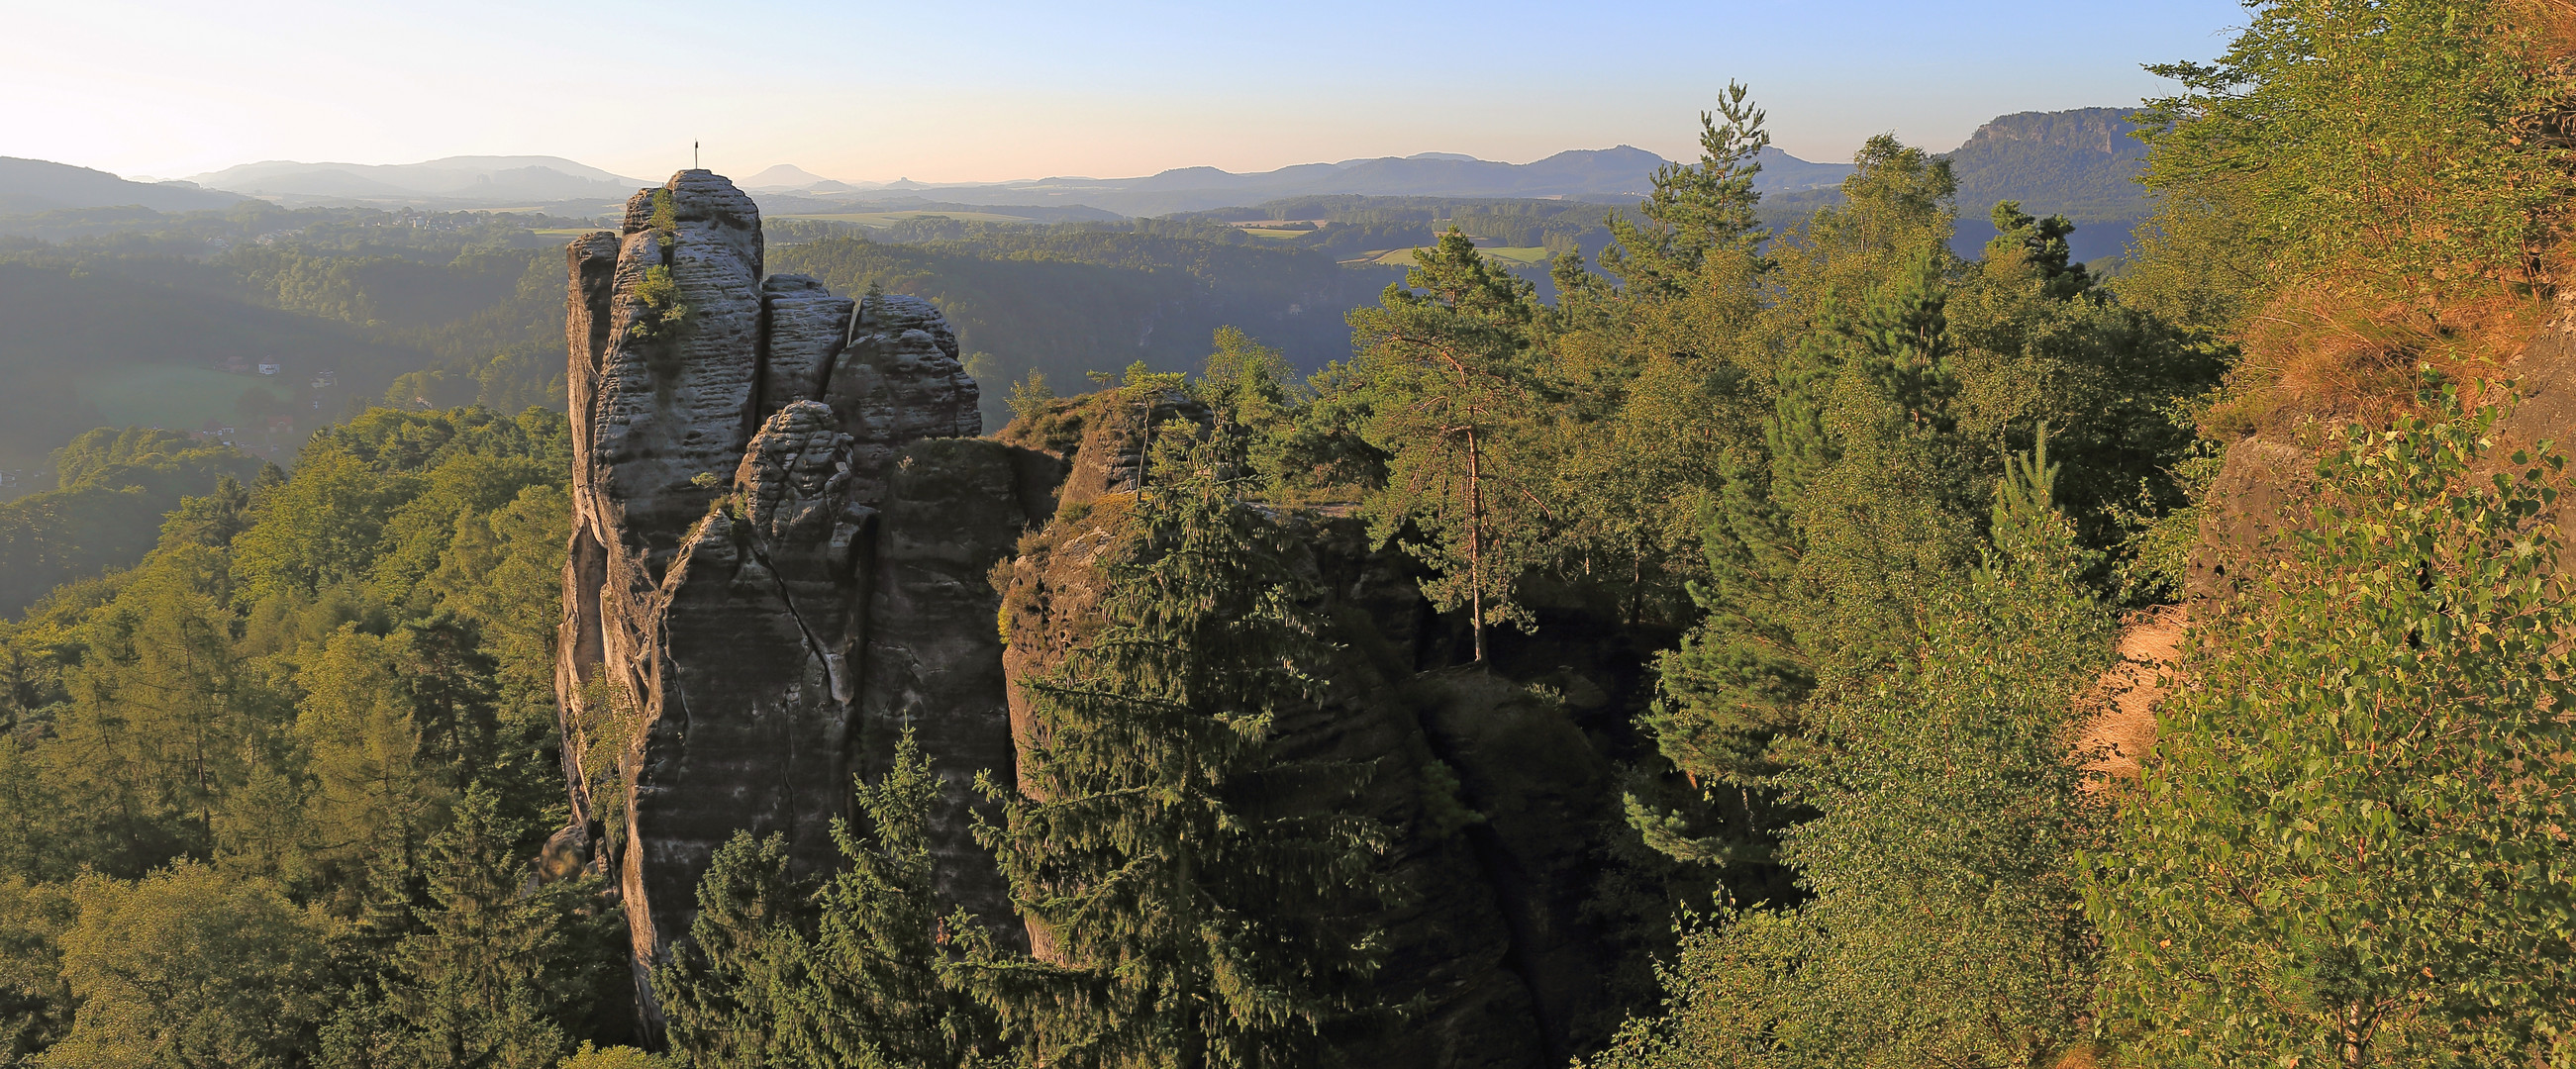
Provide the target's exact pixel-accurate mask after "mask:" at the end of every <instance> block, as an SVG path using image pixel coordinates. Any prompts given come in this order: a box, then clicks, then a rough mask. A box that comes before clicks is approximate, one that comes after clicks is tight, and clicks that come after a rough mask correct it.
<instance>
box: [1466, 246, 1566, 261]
mask: <svg viewBox="0 0 2576 1069" xmlns="http://www.w3.org/2000/svg"><path fill="white" fill-rule="evenodd" d="M1476 251H1477V252H1481V253H1484V254H1485V255H1487V256H1491V257H1493V258H1495V259H1497V260H1509V261H1511V262H1513V263H1516V264H1543V263H1546V262H1547V261H1548V257H1550V256H1552V255H1554V254H1553V253H1550V252H1548V251H1547V250H1546V249H1545V248H1542V247H1540V246H1537V245H1518V246H1509V247H1504V248H1495V247H1493V246H1490V245H1489V246H1485V247H1483V248H1479V249H1477V250H1476Z"/></svg>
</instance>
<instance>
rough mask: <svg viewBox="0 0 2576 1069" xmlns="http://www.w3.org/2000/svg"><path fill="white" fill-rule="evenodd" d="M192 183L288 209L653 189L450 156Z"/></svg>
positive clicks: (622, 195) (551, 200) (559, 168)
mask: <svg viewBox="0 0 2576 1069" xmlns="http://www.w3.org/2000/svg"><path fill="white" fill-rule="evenodd" d="M192 181H194V182H196V183H197V184H198V185H201V186H205V187H208V188H210V189H224V190H231V191H233V192H236V193H246V194H249V195H251V196H254V197H259V198H262V199H265V200H273V201H277V202H279V203H281V204H286V205H289V206H301V205H307V204H368V205H376V206H383V207H392V206H397V205H409V206H414V207H422V208H469V207H470V208H499V207H520V206H531V207H533V206H553V205H561V204H564V203H566V202H594V201H595V202H600V203H615V202H618V201H623V200H625V199H626V198H627V197H628V196H630V195H632V194H633V193H634V192H635V190H636V189H637V188H639V187H641V186H645V185H649V184H651V183H648V182H643V181H640V180H637V179H633V178H626V177H623V176H620V175H615V174H611V173H609V172H607V171H603V170H600V169H599V168H596V167H590V166H586V165H583V164H579V163H575V162H573V161H571V160H567V159H564V158H562V157H560V156H449V157H447V158H445V159H436V160H429V161H426V162H423V163H397V164H360V163H296V162H293V161H289V160H271V161H268V162H265V163H246V164H242V165H241V166H238V167H227V168H225V169H223V170H220V171H216V172H213V173H211V174H201V175H198V176H196V177H195V178H194V179H192Z"/></svg>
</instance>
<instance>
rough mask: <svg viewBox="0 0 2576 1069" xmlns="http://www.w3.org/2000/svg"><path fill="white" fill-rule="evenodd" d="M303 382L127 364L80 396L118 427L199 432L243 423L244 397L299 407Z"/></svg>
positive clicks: (85, 382) (98, 377) (83, 387)
mask: <svg viewBox="0 0 2576 1069" xmlns="http://www.w3.org/2000/svg"><path fill="white" fill-rule="evenodd" d="M300 385H302V380H301V379H291V378H290V377H289V376H286V375H276V376H268V377H262V376H258V375H234V374H229V373H226V372H222V371H217V370H215V369H213V368H208V367H183V366H173V365H167V364H128V365H124V366H119V367H106V368H100V369H99V370H97V371H96V372H93V373H92V374H90V375H88V376H85V377H83V378H82V379H81V380H80V386H79V389H80V393H81V396H82V397H83V398H85V399H87V400H88V401H89V403H91V404H94V405H97V406H98V410H99V414H100V415H102V416H105V417H106V418H107V422H108V423H109V425H111V426H117V427H168V428H170V429H172V430H182V431H185V430H195V429H196V428H197V427H199V426H201V425H203V424H204V423H205V422H206V421H207V420H210V419H211V420H215V421H217V422H219V423H227V424H230V423H235V422H237V421H239V420H240V419H241V408H240V406H239V405H238V404H237V403H236V402H238V401H240V400H241V395H242V391H244V390H248V389H253V388H261V389H266V390H267V391H268V392H269V393H271V394H273V395H276V396H278V397H283V398H287V399H289V401H290V402H295V401H296V400H297V399H298V398H300V396H301V395H302V393H303V391H301V390H298V389H296V388H295V387H297V386H300Z"/></svg>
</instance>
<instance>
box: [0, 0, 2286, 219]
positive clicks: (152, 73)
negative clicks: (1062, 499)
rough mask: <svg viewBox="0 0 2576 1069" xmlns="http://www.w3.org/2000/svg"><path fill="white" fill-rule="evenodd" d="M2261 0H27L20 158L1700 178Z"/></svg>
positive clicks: (17, 53)
mask: <svg viewBox="0 0 2576 1069" xmlns="http://www.w3.org/2000/svg"><path fill="white" fill-rule="evenodd" d="M2244 20H2245V12H2244V10H2243V8H2242V7H2240V6H2239V5H2238V4H2236V3H2234V2H2232V0H2143V2H2136V3H2103V2H2096V0H2055V2H2045V3H2043V2H2003V0H1996V2H1954V3H1941V2H1932V3H1923V2H1914V3H1892V2H1881V0H1870V2H1853V3H1797V4H1791V3H1735V2H1709V3H1661V2H1631V3H1620V2H1595V3H1553V4H1537V3H1521V2H1491V3H1481V4H1454V5H1453V4H1403V3H1349V2H1342V0H1320V2H1312V0H1310V2H1303V3H1297V4H1278V5H1257V4H1245V3H1214V2H1210V3H1187V4H1183V3H1102V4H1081V3H1063V2H1056V3H1048V2H960V0H945V2H921V3H911V4H904V5H891V4H880V3H866V2H848V0H844V2H837V3H836V2H806V0H747V2H746V0H733V2H715V0H700V2H694V3H673V2H662V0H616V2H613V3H594V2H587V0H585V2H566V3H544V2H534V3H531V2H524V0H522V2H512V3H493V2H486V0H448V2H443V3H435V4H421V3H405V4H378V3H362V2H351V0H339V2H331V3H316V2H307V0H230V2H226V3H220V4H215V3H204V2H201V0H199V2H189V3H184V4H182V3H167V2H162V3H154V2H139V0H0V27H4V28H5V29H6V31H7V32H6V33H5V34H0V99H5V100H7V101H8V105H7V108H6V113H5V114H6V116H7V117H6V118H5V119H0V155H9V156H31V157H37V158H42V159H53V160H61V161H64V162H68V163H78V164H83V165H86V166H92V167H100V168H104V169H107V170H111V171H117V172H120V173H125V174H147V175H153V176H158V177H177V176H184V175H188V174H194V173H199V172H203V171H208V170H212V169H215V168H219V167H223V166H228V165H230V164H235V163H242V162H248V161H253V160H263V159H297V160H338V161H346V162H356V163H403V162H411V161H415V160H421V159H427V158H432V157H437V156H449V155H460V154H519V153H526V154H547V155H559V156H567V157H571V158H573V159H577V160H580V161H582V162H585V163H589V164H592V165H595V166H599V167H604V168H607V169H609V170H612V171H616V172H618V173H621V174H627V175H633V176H637V177H656V176H659V175H662V174H665V173H668V172H669V171H670V170H671V169H672V168H674V167H678V166H685V165H686V164H687V162H688V151H689V142H690V140H691V139H693V138H694V139H698V140H703V141H705V142H706V145H707V148H706V162H707V165H708V166H710V167H714V168H717V169H719V170H724V171H727V172H729V173H734V174H749V173H751V172H753V171H757V170H759V169H761V168H763V167H767V166H769V165H770V164H773V163H781V162H787V163H795V164H798V165H800V166H803V167H805V168H806V169H808V170H811V171H814V172H816V173H818V174H822V175H825V176H828V177H833V178H843V179H852V180H865V179H891V178H896V177H911V178H915V179H923V180H940V181H960V180H993V179H1005V178H1023V177H1036V176H1042V175H1093V176H1119V175H1132V174H1143V173H1150V172H1153V171H1156V170H1160V169H1163V168H1166V167H1178V166H1190V165H1199V164H1206V165H1213V166H1217V167H1223V168H1226V169H1228V170H1236V171H1243V170H1261V169H1267V168H1271V167H1278V166H1282V165H1285V164H1291V163H1303V162H1312V161H1318V160H1338V159H1347V158H1351V157H1357V156H1381V155H1409V154H1411V153H1416V152H1426V151H1439V152H1465V153H1472V154H1474V155H1477V156H1482V157H1485V158H1488V159H1503V160H1511V161H1515V162H1520V161H1526V160H1531V159H1535V158H1538V157H1541V156H1545V155H1548V154H1550V153H1553V152H1557V151H1560V150H1563V149H1569V148H1601V147H1607V146H1610V145H1616V144H1622V143H1625V144H1633V145H1637V146H1639V147H1642V148H1646V149H1650V150H1653V151H1655V152H1659V153H1662V154H1663V155H1665V156H1667V157H1680V156H1683V155H1685V154H1690V153H1692V151H1693V146H1692V142H1693V138H1694V136H1695V134H1696V131H1697V115H1698V113H1699V111H1700V110H1702V109H1703V108H1705V107H1707V106H1708V105H1709V103H1710V101H1712V100H1713V99H1714V98H1715V95H1716V93H1717V92H1718V90H1719V89H1720V88H1722V87H1723V86H1724V85H1725V84H1726V82H1727V79H1729V78H1738V79H1742V80H1744V81H1746V82H1749V83H1751V84H1752V86H1753V88H1754V91H1755V93H1756V95H1757V96H1758V97H1759V99H1760V100H1761V101H1762V103H1763V104H1764V105H1765V106H1766V107H1767V109H1768V110H1769V111H1770V114H1771V125H1772V128H1773V130H1774V131H1775V136H1776V139H1777V142H1778V144H1779V145H1780V146H1781V147H1782V148H1785V149H1787V150H1789V151H1790V152H1792V153H1795V154H1797V155H1799V156H1802V157H1806V158H1808V159H1818V160H1825V159H1842V158H1845V157H1847V156H1848V155H1849V154H1850V153H1851V151H1852V150H1853V149H1854V148H1855V147H1857V146H1858V145H1859V143H1860V141H1861V140H1862V139H1863V138H1865V137H1867V136H1869V135H1870V134H1873V133H1877V132H1881V131H1894V132H1895V133H1896V134H1897V135H1898V136H1900V137H1902V138H1904V139H1905V140H1906V141H1908V142H1909V143H1915V144H1921V145H1924V146H1927V147H1931V148H1935V149H1947V148H1950V147H1952V146H1954V145H1956V144H1958V143H1959V142H1960V141H1961V140H1963V139H1965V138H1966V137H1967V136H1968V134H1969V133H1970V132H1971V131H1973V130H1974V129H1975V128H1976V126H1977V124H1978V123H1980V122H1983V121H1984V120H1986V119H1988V118H1991V117H1993V116H1995V115H1997V114H2001V113H2004V112H2010V111H2028V110H2052V109H2058V108H2070V107H2080V106H2085V105H2095V104H2124V103H2129V102H2133V101H2135V100H2137V99H2138V98H2139V97H2140V96H2142V95H2145V94H2148V93H2151V92H2154V91H2156V89H2157V87H2158V85H2159V84H2160V83H2159V82H2158V81H2157V80H2156V79H2154V78H2152V77H2150V76H2148V75H2147V74H2145V73H2144V72H2142V71H2140V70H2139V69H2138V65H2139V64H2141V63H2146V62H2153V61H2160V60H2168V59H2180V58H2207V57H2210V56H2213V55H2215V54H2217V53H2218V52H2219V51H2220V50H2221V49H2222V48H2223V47H2224V45H2225V43H2226V41H2227V38H2228V36H2229V30H2230V28H2231V27H2234V26H2237V25H2241V24H2242V23H2243V22H2244Z"/></svg>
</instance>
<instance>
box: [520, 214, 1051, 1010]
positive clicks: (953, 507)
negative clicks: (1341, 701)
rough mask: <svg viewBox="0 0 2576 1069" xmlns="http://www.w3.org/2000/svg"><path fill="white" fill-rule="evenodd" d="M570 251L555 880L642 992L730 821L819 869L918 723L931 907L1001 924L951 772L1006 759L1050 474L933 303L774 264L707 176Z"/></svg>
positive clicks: (997, 890)
mask: <svg viewBox="0 0 2576 1069" xmlns="http://www.w3.org/2000/svg"><path fill="white" fill-rule="evenodd" d="M566 259H567V268H568V273H569V276H570V291H569V294H568V296H567V299H566V302H565V303H566V317H565V318H566V341H567V343H568V345H569V348H570V354H571V360H570V370H569V376H568V378H569V382H570V389H571V405H572V421H573V448H574V460H573V473H572V497H573V515H572V523H573V535H572V545H571V555H570V560H569V562H568V564H567V565H566V568H565V572H564V610H565V612H564V623H563V630H562V635H561V642H560V649H561V652H560V654H559V656H558V663H557V670H556V687H557V691H558V694H559V697H560V709H561V715H562V726H563V736H564V767H565V773H566V775H567V778H568V779H569V780H570V786H571V793H572V803H573V812H574V822H573V826H571V827H568V828H566V829H565V831H564V832H563V833H561V834H559V835H557V837H556V840H555V842H554V843H553V844H552V845H550V846H549V848H548V853H549V857H548V858H547V867H548V868H549V869H550V870H552V871H556V872H562V871H566V870H568V869H570V868H574V867H578V866H581V865H588V866H592V867H594V868H596V869H598V870H601V871H605V872H608V873H611V874H613V875H612V882H613V884H614V886H615V888H616V891H617V894H618V895H619V896H620V900H621V902H622V905H623V908H624V909H625V910H626V913H627V917H628V920H629V921H630V924H631V931H632V933H633V949H634V954H635V964H636V968H637V978H638V979H639V981H640V980H642V979H643V977H644V973H645V970H648V969H649V968H650V967H651V965H652V963H653V962H654V961H656V960H657V959H658V958H659V957H660V956H661V955H663V954H665V953H667V951H668V949H669V947H670V944H671V941H672V940H673V939H674V938H676V937H678V936H680V935H681V934H683V933H684V932H685V931H686V930H687V926H688V924H689V922H690V920H691V917H692V915H693V912H694V910H695V906H696V899H695V893H696V889H697V884H698V881H699V878H700V876H701V875H702V874H703V873H704V872H705V870H706V867H707V863H708V860H709V858H710V856H711V855H712V854H713V852H714V851H715V849H716V847H718V846H720V845H722V843H723V842H724V841H725V840H726V839H727V838H730V837H731V836H732V835H733V834H734V833H735V832H736V831H738V830H748V831H750V832H752V833H753V834H755V835H759V836H767V835H769V834H772V833H777V834H782V835H784V836H786V838H787V840H788V842H789V844H790V848H791V852H792V856H793V857H794V859H795V862H796V864H797V865H798V866H800V867H802V868H804V869H806V870H808V871H811V870H815V869H819V868H822V867H824V866H827V865H829V864H830V863H831V862H832V860H833V859H834V858H835V857H836V856H837V855H836V854H835V852H834V848H833V845H832V840H831V836H830V825H831V821H832V820H833V818H835V817H839V816H842V815H844V814H845V813H846V811H847V809H848V799H849V797H850V777H851V775H852V773H854V772H863V771H867V770H869V769H870V768H871V767H873V764H874V763H875V762H881V761H883V760H884V758H885V756H886V755H887V754H890V753H891V750H892V746H893V741H894V737H895V736H896V735H897V734H899V733H900V731H901V730H902V729H903V728H904V727H907V726H909V727H911V728H913V729H914V730H915V731H917V732H918V734H919V736H920V739H921V743H922V746H923V748H924V749H925V750H926V751H927V752H929V753H931V754H933V755H934V756H936V757H937V758H938V759H939V760H940V762H941V764H940V768H939V771H940V774H941V775H942V776H943V778H945V779H946V780H948V782H949V785H950V788H951V789H950V790H949V791H948V797H947V798H946V800H945V801H944V802H943V804H942V806H941V809H940V811H939V812H937V813H935V814H934V824H935V829H934V830H935V835H936V838H935V839H934V846H935V848H937V849H938V850H939V851H940V852H941V853H942V855H943V861H945V862H948V863H945V864H943V865H942V866H941V874H942V875H941V879H942V882H943V884H945V886H943V887H942V888H941V890H942V891H943V893H944V894H945V895H946V896H947V897H948V898H949V900H951V901H954V902H957V903H959V904H961V905H965V906H967V907H969V908H971V909H975V910H976V911H978V912H979V913H983V914H986V915H989V916H995V917H1007V916H1009V910H1008V903H1007V900H1006V899H1005V897H1004V894H1003V887H1002V884H1001V881H1000V878H999V876H998V874H995V873H994V872H993V871H992V865H991V862H990V861H989V860H988V859H987V860H983V861H982V863H981V864H980V865H978V864H976V863H975V861H976V860H977V859H978V858H979V857H980V856H981V855H979V854H976V853H974V849H975V848H974V846H973V844H972V841H971V839H970V837H969V834H968V827H969V823H970V819H969V814H968V808H967V807H968V805H969V804H970V803H969V801H968V799H969V797H970V796H969V793H968V791H967V789H966V785H967V783H968V781H970V780H971V779H972V778H973V776H974V775H975V773H976V772H977V771H978V770H979V769H981V768H992V769H995V770H996V771H998V772H1000V773H1002V774H1004V775H1006V776H1007V775H1008V774H1009V772H1010V769H1011V765H1012V749H1011V735H1010V730H1009V712H1008V706H1007V702H1006V696H1005V693H1004V682H1003V676H1002V667H1001V649H1000V639H999V636H998V635H997V634H996V633H995V631H994V626H993V619H994V614H995V612H996V611H997V608H998V606H999V600H998V598H999V595H997V594H995V593H994V592H993V591H992V589H991V587H990V584H989V583H988V582H987V581H986V579H985V574H986V572H987V571H988V570H989V569H990V568H991V567H992V566H993V564H994V563H995V562H996V561H997V560H1000V559H1001V558H1002V557H1004V556H1006V555H1007V554H1008V553H1009V552H1010V550H1011V547H1012V545H1013V544H1014V541H1015V540H1016V539H1017V538H1018V536H1019V534H1020V531H1021V530H1022V529H1023V527H1024V526H1025V525H1026V524H1027V523H1028V521H1029V519H1030V513H1031V510H1030V509H1029V508H1027V507H1024V506H1023V504H1022V501H1021V494H1020V492H1019V487H1020V486H1021V485H1022V484H1023V482H1024V481H1025V480H1024V479H1023V478H1022V476H1023V475H1024V474H1026V473H1027V470H1028V469H1029V465H1030V464H1031V463H1032V462H1035V463H1039V464H1043V465H1053V464H1054V463H1055V461H1054V460H1053V459H1052V458H1047V457H1043V456H1040V455H1038V454H1034V453H1029V452H1027V451H1025V450H1019V449H1014V448H1011V447H1009V446H1005V445H1002V444H1000V443H998V442H992V441H985V440H979V439H976V438H975V437H974V436H975V435H977V434H979V433H981V431H982V419H981V417H980V416H979V415H978V414H977V411H976V399H977V388H976V384H975V380H974V379H972V378H969V377H968V376H967V375H966V373H965V370H964V368H963V367H962V366H960V365H959V363H958V360H957V339H956V335H955V333H954V332H953V331H951V330H950V329H949V327H948V323H947V321H946V320H945V319H944V318H943V317H942V316H941V315H940V313H939V310H938V309H936V308H934V307H932V306H931V305H930V304H929V303H928V302H926V301H923V300H921V299H919V298H915V297H905V296H893V295H884V294H869V295H866V296H863V297H860V298H857V299H853V298H851V297H845V296H836V295H834V294H832V293H830V292H829V291H827V290H826V289H825V288H824V287H823V285H822V284H821V283H819V282H816V281H814V280H813V279H809V278H804V277H801V276H793V275H787V276H775V277H764V276H763V274H762V271H761V233H760V210H759V208H758V207H756V206H755V205H753V203H752V201H751V199H750V198H749V197H746V196H744V195H743V193H742V191H741V190H738V189H736V188H734V185H733V183H732V182H730V181H728V180H726V179H725V178H723V177H720V176H718V175H715V174H713V173H710V172H707V171H682V172H680V173H679V174H676V175H673V176H672V177H671V180H670V181H669V182H667V183H665V184H664V185H663V186H662V187H661V188H659V189H647V190H643V191H640V192H638V193H636V194H635V197H634V199H632V200H630V201H629V202H628V203H627V208H626V218H625V224H624V226H623V228H622V229H621V231H620V232H616V233H611V232H607V231H601V232H598V233H594V234H590V235H587V236H584V237H582V238H581V239H579V240H577V241H575V242H573V243H572V246H571V248H570V249H569V250H568V251H567V256H566ZM642 990H643V991H644V992H646V993H645V994H644V995H643V996H642V1001H643V1003H644V1005H643V1007H642V1008H643V1013H644V1016H645V1020H646V1023H647V1025H648V1027H649V1026H652V1025H657V1024H658V1023H659V1022H658V1016H659V1015H658V1012H657V1011H656V1009H655V1008H654V1007H653V1006H652V1005H651V1000H650V995H649V991H650V988H649V987H647V988H642Z"/></svg>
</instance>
